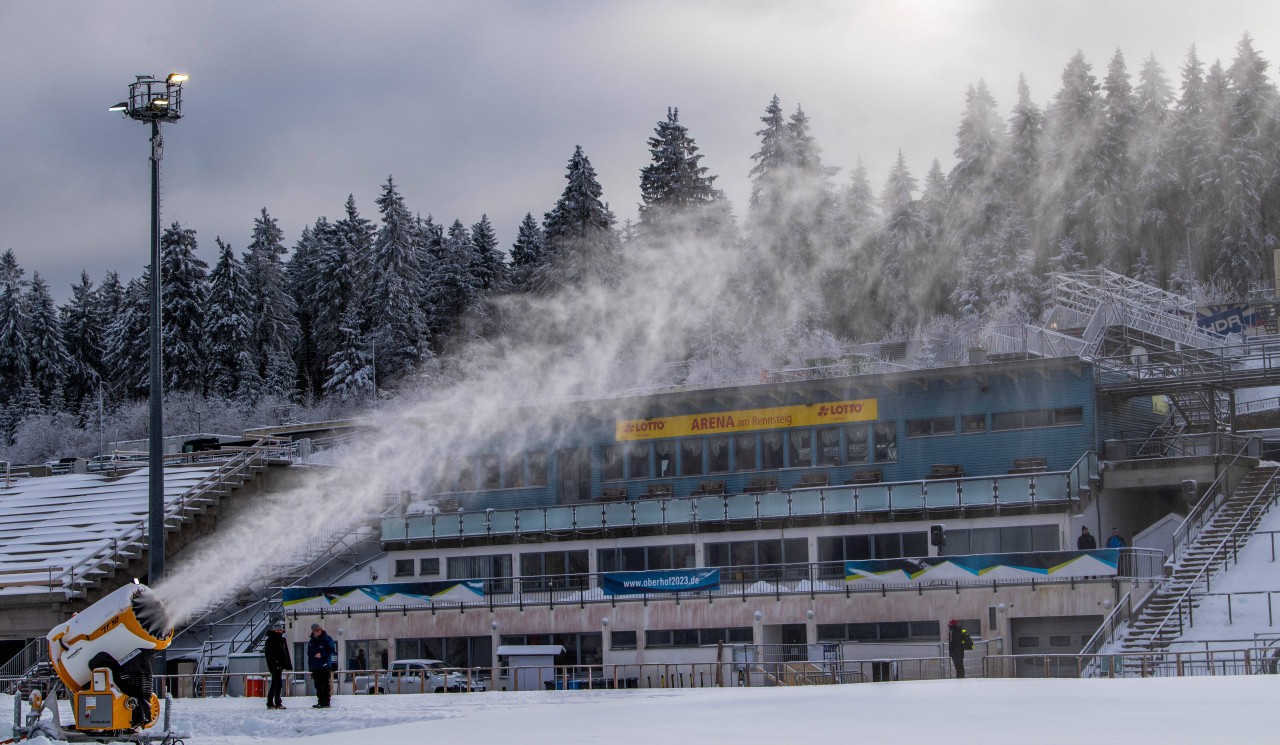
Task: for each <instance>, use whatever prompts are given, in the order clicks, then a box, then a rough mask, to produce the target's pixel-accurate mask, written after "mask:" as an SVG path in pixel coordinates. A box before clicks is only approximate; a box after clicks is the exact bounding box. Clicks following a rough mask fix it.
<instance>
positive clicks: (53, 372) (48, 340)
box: [23, 272, 71, 410]
mask: <svg viewBox="0 0 1280 745" xmlns="http://www.w3.org/2000/svg"><path fill="white" fill-rule="evenodd" d="M23 303H24V304H25V305H26V307H27V369H28V370H30V371H31V385H32V386H33V387H34V388H35V390H36V394H37V395H38V396H39V397H40V405H41V407H42V408H44V409H52V410H57V409H61V408H62V407H63V399H62V392H63V388H64V386H65V385H66V380H67V370H68V368H69V367H70V366H71V355H69V354H67V347H66V344H65V343H63V341H62V326H61V324H59V323H58V309H57V307H56V306H55V305H54V303H53V296H52V295H50V294H49V285H48V284H46V283H45V281H44V279H43V278H42V277H41V276H40V273H39V272H36V273H35V274H33V275H31V287H30V288H29V289H28V290H27V294H26V297H24V298H23Z"/></svg>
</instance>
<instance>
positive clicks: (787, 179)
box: [735, 96, 847, 339]
mask: <svg viewBox="0 0 1280 745" xmlns="http://www.w3.org/2000/svg"><path fill="white" fill-rule="evenodd" d="M761 122H762V123H763V124H764V127H763V128H762V129H760V130H758V131H757V132H756V134H757V136H758V137H760V149H759V150H758V151H757V152H756V153H755V154H753V155H752V156H751V157H752V160H754V161H755V165H754V166H753V167H752V169H751V172H750V175H751V179H752V181H751V203H750V207H749V209H748V212H747V218H746V240H747V250H748V251H749V252H750V253H751V259H750V260H749V261H747V262H745V263H746V264H747V265H752V266H755V267H761V266H763V267H767V268H768V271H766V272H761V271H758V270H757V271H752V272H751V273H750V274H748V275H747V276H746V277H744V278H743V281H744V283H743V284H740V286H741V287H744V288H745V293H744V295H745V296H746V298H745V299H735V300H736V301H737V302H747V303H748V307H746V308H744V309H743V310H742V311H741V312H739V313H738V314H737V315H739V316H740V317H742V318H743V319H745V321H746V323H748V324H751V325H756V326H757V327H758V328H763V329H765V330H764V331H763V332H762V333H765V334H766V335H769V336H771V337H772V338H774V339H782V338H792V339H798V338H801V337H802V336H803V335H804V333H805V330H806V329H815V328H823V329H825V328H827V327H829V326H830V325H831V320H830V314H829V313H828V308H827V307H826V306H825V305H824V304H823V298H824V293H823V292H821V291H820V289H821V287H822V284H823V280H824V279H825V278H829V277H830V274H829V273H830V272H832V271H840V270H843V269H845V268H847V266H846V265H845V264H844V263H843V262H842V260H841V258H840V257H839V256H837V255H836V253H835V252H832V251H830V250H829V249H830V244H831V239H830V237H829V236H830V234H831V227H830V225H829V221H830V218H831V216H832V213H833V212H834V209H833V204H834V199H833V194H832V188H831V184H830V182H829V178H830V176H831V175H832V173H833V172H834V169H829V168H826V167H825V166H823V165H822V155H821V148H819V146H818V143H817V141H816V140H815V139H814V138H813V136H812V135H811V134H810V132H809V118H808V116H807V115H806V114H805V113H804V110H803V109H802V108H801V107H799V106H797V107H796V110H795V112H794V113H793V114H792V115H791V117H790V118H787V119H785V120H784V119H783V117H782V109H781V105H780V104H779V102H778V97H777V96H774V97H773V98H772V99H771V100H770V102H769V105H768V107H767V108H766V109H765V115H764V116H763V117H761ZM815 290H819V291H815ZM779 324H781V325H779ZM770 326H773V327H774V328H773V329H769V327H770ZM789 326H794V327H795V328H794V329H790V330H789V329H788V328H787V327H789Z"/></svg>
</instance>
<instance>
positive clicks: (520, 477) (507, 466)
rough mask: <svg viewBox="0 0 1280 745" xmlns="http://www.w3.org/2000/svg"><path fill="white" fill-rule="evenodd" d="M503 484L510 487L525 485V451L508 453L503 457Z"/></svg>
mask: <svg viewBox="0 0 1280 745" xmlns="http://www.w3.org/2000/svg"><path fill="white" fill-rule="evenodd" d="M502 485H503V486H505V487H507V488H508V489H514V488H516V487H520V486H524V453H516V454H515V455H508V456H507V457H506V458H505V459H503V463H502Z"/></svg>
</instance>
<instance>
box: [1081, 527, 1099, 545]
mask: <svg viewBox="0 0 1280 745" xmlns="http://www.w3.org/2000/svg"><path fill="white" fill-rule="evenodd" d="M1097 547H1098V539H1097V538H1094V537H1093V533H1090V532H1089V528H1088V526H1083V525H1082V526H1081V527H1080V537H1079V538H1077V539H1076V548H1077V549H1078V550H1080V551H1092V550H1093V549H1095V548H1097Z"/></svg>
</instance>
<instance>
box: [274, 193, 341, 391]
mask: <svg viewBox="0 0 1280 745" xmlns="http://www.w3.org/2000/svg"><path fill="white" fill-rule="evenodd" d="M330 229H331V228H330V226H329V221H328V220H326V219H325V218H323V217H322V218H320V219H318V220H316V223H315V226H314V227H312V226H310V225H308V226H307V227H305V228H303V229H302V234H301V235H300V236H299V237H298V242H297V243H296V244H295V245H294V247H293V255H291V256H290V257H289V262H288V264H287V265H286V267H285V277H286V279H287V281H288V284H289V294H290V295H292V296H293V302H294V307H295V308H296V311H295V313H296V315H297V319H298V346H297V348H296V349H295V350H294V362H295V364H296V365H297V368H298V380H297V388H298V390H299V391H301V392H302V394H303V397H304V398H315V397H318V396H320V393H321V385H322V384H323V383H324V360H323V359H321V358H320V357H319V355H318V354H317V352H316V349H317V346H316V345H317V343H318V342H317V340H316V330H315V319H316V316H317V313H318V312H319V311H318V310H317V308H318V306H319V301H318V295H317V292H316V281H317V274H316V262H317V258H318V257H319V256H320V253H321V250H322V248H323V246H322V241H323V238H322V236H324V235H325V234H327V233H328V232H329V230H330ZM317 236H321V237H320V238H318V237H317Z"/></svg>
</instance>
